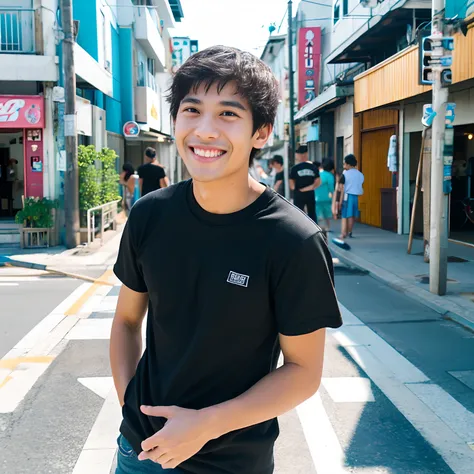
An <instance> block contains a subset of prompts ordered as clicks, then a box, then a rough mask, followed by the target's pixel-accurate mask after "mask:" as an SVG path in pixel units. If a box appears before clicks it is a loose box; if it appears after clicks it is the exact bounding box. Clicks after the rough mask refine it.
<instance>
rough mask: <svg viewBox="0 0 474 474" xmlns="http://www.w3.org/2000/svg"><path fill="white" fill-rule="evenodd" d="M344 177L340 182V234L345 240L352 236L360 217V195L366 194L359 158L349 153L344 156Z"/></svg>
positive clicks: (340, 237)
mask: <svg viewBox="0 0 474 474" xmlns="http://www.w3.org/2000/svg"><path fill="white" fill-rule="evenodd" d="M342 177H343V178H344V179H343V180H342V182H341V181H339V182H340V185H341V186H342V189H341V198H340V199H341V202H340V207H341V216H342V230H341V235H340V236H339V239H340V240H342V241H343V240H344V239H345V238H346V237H347V236H349V237H351V238H352V231H353V229H354V222H355V219H357V218H358V217H359V196H361V195H362V194H364V190H363V187H362V186H363V184H364V175H363V174H362V173H361V172H360V171H359V170H358V169H357V158H356V157H355V156H354V155H347V156H346V157H345V158H344V173H343V176H342Z"/></svg>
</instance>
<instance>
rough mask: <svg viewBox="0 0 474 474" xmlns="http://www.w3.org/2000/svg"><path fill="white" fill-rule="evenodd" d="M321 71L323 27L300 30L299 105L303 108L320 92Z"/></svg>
mask: <svg viewBox="0 0 474 474" xmlns="http://www.w3.org/2000/svg"><path fill="white" fill-rule="evenodd" d="M320 71H321V28H320V27H313V28H300V29H299V31H298V107H299V108H300V109H301V108H302V107H303V106H304V105H305V104H307V103H308V102H311V101H312V100H313V99H315V98H316V96H317V95H318V94H319V77H320Z"/></svg>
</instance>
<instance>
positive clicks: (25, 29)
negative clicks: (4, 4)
mask: <svg viewBox="0 0 474 474" xmlns="http://www.w3.org/2000/svg"><path fill="white" fill-rule="evenodd" d="M34 52H35V12H34V10H26V9H4V8H0V53H16V54H18V53H27V54H28V53H30V54H31V53H34Z"/></svg>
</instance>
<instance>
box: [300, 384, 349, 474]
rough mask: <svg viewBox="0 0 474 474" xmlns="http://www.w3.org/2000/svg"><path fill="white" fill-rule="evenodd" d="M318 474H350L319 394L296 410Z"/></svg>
mask: <svg viewBox="0 0 474 474" xmlns="http://www.w3.org/2000/svg"><path fill="white" fill-rule="evenodd" d="M296 411H297V413H298V416H299V418H300V422H301V426H302V427H303V432H304V435H305V438H306V442H307V443H308V448H309V451H310V453H311V457H312V458H313V463H314V467H315V468H316V472H317V473H318V474H348V472H349V471H347V470H345V469H344V462H345V456H344V452H343V450H342V448H341V445H340V443H339V440H338V439H337V435H336V433H335V432H334V429H333V427H332V425H331V422H330V421H329V418H328V416H327V414H326V410H325V409H324V406H323V403H322V401H321V397H320V395H319V393H316V394H315V395H313V396H312V397H311V398H309V399H308V400H306V401H305V402H303V403H302V404H301V405H299V406H298V407H297V408H296Z"/></svg>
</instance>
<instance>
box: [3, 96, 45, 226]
mask: <svg viewBox="0 0 474 474" xmlns="http://www.w3.org/2000/svg"><path fill="white" fill-rule="evenodd" d="M44 115H45V114H44V98H43V97H42V96H19V95H18V96H17V95H11V96H2V95H0V203H1V204H0V217H3V218H12V217H13V216H14V215H15V214H16V212H17V211H18V210H20V209H21V208H22V198H23V197H25V198H26V197H40V198H41V197H43V161H44V142H43V140H44V136H43V131H44V126H45V120H44Z"/></svg>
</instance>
